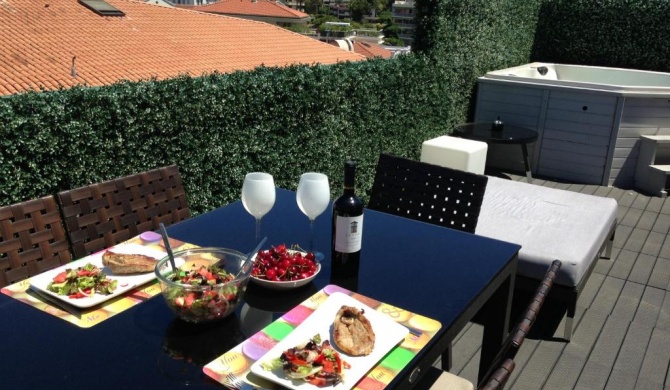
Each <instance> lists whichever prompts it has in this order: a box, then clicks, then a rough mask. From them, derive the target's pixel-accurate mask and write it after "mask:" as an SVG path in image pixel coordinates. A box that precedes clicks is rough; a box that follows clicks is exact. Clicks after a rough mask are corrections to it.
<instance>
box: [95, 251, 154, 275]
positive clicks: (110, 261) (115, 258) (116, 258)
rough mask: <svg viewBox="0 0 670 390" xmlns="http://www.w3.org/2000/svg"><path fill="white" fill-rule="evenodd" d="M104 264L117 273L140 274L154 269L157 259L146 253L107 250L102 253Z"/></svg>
mask: <svg viewBox="0 0 670 390" xmlns="http://www.w3.org/2000/svg"><path fill="white" fill-rule="evenodd" d="M102 264H103V265H104V266H105V267H108V268H109V269H110V270H112V272H113V273H115V274H138V273H145V272H151V271H153V270H154V267H156V259H154V258H153V257H150V256H145V255H135V254H125V253H114V252H110V251H106V252H105V253H104V254H103V255H102Z"/></svg>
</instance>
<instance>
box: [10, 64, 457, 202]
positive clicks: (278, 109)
mask: <svg viewBox="0 0 670 390" xmlns="http://www.w3.org/2000/svg"><path fill="white" fill-rule="evenodd" d="M450 76H451V75H450V74H449V73H444V72H440V71H438V70H437V69H436V68H435V66H434V64H433V63H432V61H429V60H428V58H426V57H424V56H403V57H401V58H398V59H395V60H391V61H385V60H371V61H365V62H360V63H342V64H337V65H331V66H292V67H288V68H284V69H279V68H265V67H261V68H258V69H257V70H255V71H252V72H237V73H233V74H228V75H223V74H213V75H208V76H203V77H187V76H182V77H178V78H175V79H171V80H165V81H155V80H153V81H146V82H138V83H131V82H124V83H119V84H115V85H111V86H107V87H102V88H84V87H76V88H72V89H68V90H60V91H54V92H44V93H27V94H21V95H15V96H10V97H7V98H4V99H0V123H2V138H1V140H0V143H1V144H2V148H1V149H0V177H1V178H2V183H1V184H0V199H1V200H2V203H4V204H9V203H13V202H17V201H21V200H25V199H29V198H33V197H37V196H42V195H46V194H52V193H55V192H58V191H60V190H63V189H68V188H76V187H79V186H82V185H86V184H89V183H93V182H99V181H102V180H106V179H111V178H115V177H119V176H123V175H127V174H130V173H134V172H140V171H143V170H147V169H150V168H154V167H158V166H163V165H168V164H172V163H174V164H177V165H179V166H180V167H181V172H182V176H183V179H184V182H185V185H186V188H187V191H188V197H189V203H190V204H191V206H192V207H193V209H194V211H195V212H196V213H198V212H202V211H206V210H209V209H212V208H214V207H218V206H220V205H222V204H226V203H228V202H230V201H232V200H236V199H239V193H240V188H241V185H242V179H243V177H244V174H245V173H246V172H250V171H255V170H261V171H266V172H269V173H271V174H273V175H274V177H275V180H276V183H277V185H278V186H280V187H284V188H292V189H294V188H296V186H297V182H298V178H299V176H300V174H301V173H303V172H306V171H320V172H324V173H326V174H328V175H329V176H330V177H331V178H332V185H333V192H334V193H337V192H339V191H340V189H339V188H340V186H341V180H342V165H343V162H344V161H345V160H346V159H347V158H350V157H353V158H356V159H358V160H359V161H360V164H361V169H360V175H359V182H360V183H361V191H362V193H365V191H366V190H367V188H368V187H369V185H370V182H371V177H372V174H373V170H374V164H375V163H376V159H377V156H378V154H379V152H380V151H387V152H390V153H394V154H398V155H405V156H409V157H413V158H418V156H419V151H420V145H421V142H423V141H424V140H425V139H427V138H432V137H434V136H435V135H438V134H443V133H445V132H446V131H447V130H448V129H449V128H450V127H451V125H453V123H452V122H451V120H450V118H451V117H452V116H453V115H452V114H451V113H450V112H449V111H448V107H450V106H451V104H450V96H449V89H448V88H445V87H444V86H445V85H449V84H450V82H449V77H450ZM466 104H467V103H465V102H463V103H461V106H465V105H466Z"/></svg>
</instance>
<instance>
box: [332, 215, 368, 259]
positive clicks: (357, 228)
mask: <svg viewBox="0 0 670 390" xmlns="http://www.w3.org/2000/svg"><path fill="white" fill-rule="evenodd" d="M361 241H363V216H362V215H359V216H357V217H339V216H338V217H337V218H336V220H335V251H337V252H342V253H354V252H358V251H360V250H361Z"/></svg>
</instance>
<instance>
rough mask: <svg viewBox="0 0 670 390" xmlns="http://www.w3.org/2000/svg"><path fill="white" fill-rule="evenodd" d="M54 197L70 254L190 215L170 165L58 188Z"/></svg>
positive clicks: (98, 247) (177, 176) (174, 168)
mask: <svg viewBox="0 0 670 390" xmlns="http://www.w3.org/2000/svg"><path fill="white" fill-rule="evenodd" d="M58 198H59V201H60V205H61V210H62V213H63V218H64V220H65V227H66V230H67V235H68V238H69V240H70V245H71V247H72V254H73V256H74V257H76V258H79V257H83V256H86V255H89V254H91V253H93V252H96V251H98V250H101V249H104V248H107V247H110V246H113V245H116V244H118V243H120V242H123V241H126V240H128V239H130V238H132V237H134V236H136V235H138V234H140V233H143V232H146V231H149V230H156V229H158V228H159V224H160V223H161V222H162V223H164V224H165V225H166V226H168V225H171V224H173V223H176V222H179V221H181V220H184V219H187V218H189V217H190V215H191V213H190V210H189V208H188V204H187V202H186V192H185V190H184V186H183V184H182V181H181V176H180V174H179V168H178V167H177V166H176V165H171V166H167V167H163V168H158V169H154V170H150V171H146V172H142V173H137V174H133V175H129V176H125V177H122V178H118V179H114V180H109V181H105V182H102V183H96V184H91V185H88V186H85V187H81V188H76V189H73V190H68V191H63V192H60V193H59V194H58Z"/></svg>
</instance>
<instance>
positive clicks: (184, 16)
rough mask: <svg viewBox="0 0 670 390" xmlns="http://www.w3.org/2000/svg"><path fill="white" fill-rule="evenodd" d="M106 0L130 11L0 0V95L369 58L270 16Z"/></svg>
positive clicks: (61, 0)
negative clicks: (250, 17) (256, 18)
mask: <svg viewBox="0 0 670 390" xmlns="http://www.w3.org/2000/svg"><path fill="white" fill-rule="evenodd" d="M107 2H108V3H109V4H111V5H113V6H114V7H116V8H118V9H120V10H121V11H123V12H124V13H125V16H106V17H104V16H100V15H98V14H96V13H95V12H93V11H91V10H90V9H88V8H86V7H84V6H83V5H81V4H79V3H78V1H77V0H56V1H53V0H42V1H40V0H0V21H2V22H0V37H2V39H0V95H9V94H14V93H17V92H23V91H26V90H30V89H36V90H39V89H40V87H42V88H45V89H47V90H51V89H57V88H58V87H59V86H63V87H66V88H67V87H71V86H74V85H78V84H84V85H89V86H99V85H105V84H111V83H114V82H117V81H119V80H131V81H137V80H146V79H149V78H152V77H156V78H157V79H166V78H171V77H175V76H178V75H180V74H190V75H194V76H199V75H202V74H203V73H211V72H213V71H219V72H223V73H228V72H233V71H235V70H250V69H254V68H256V67H257V66H260V65H265V66H287V65H291V64H315V63H320V64H333V63H336V62H342V61H360V60H363V59H364V58H365V57H363V56H361V55H359V54H355V53H351V52H346V51H343V50H340V49H338V48H335V47H333V46H330V45H328V44H326V43H322V42H319V41H317V40H314V39H312V38H308V37H306V36H303V35H300V34H296V33H292V32H290V31H288V30H286V29H283V28H280V27H277V26H273V25H271V24H268V23H263V22H256V21H252V20H246V19H240V18H234V17H228V16H222V15H214V14H209V13H201V12H195V11H191V10H184V9H178V8H172V7H164V6H160V5H152V4H147V3H143V2H139V1H132V0H107ZM73 58H74V60H73ZM73 61H74V68H75V70H76V77H73V76H72V69H71V66H72V63H73Z"/></svg>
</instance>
